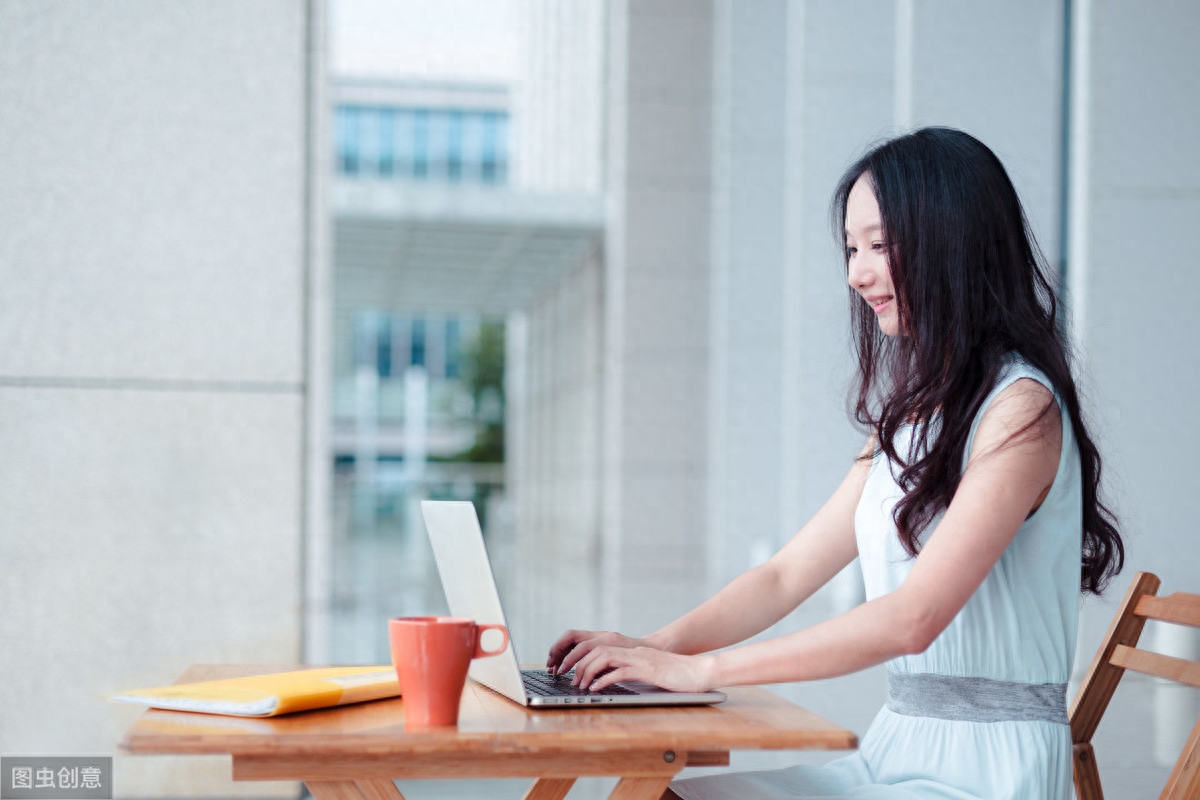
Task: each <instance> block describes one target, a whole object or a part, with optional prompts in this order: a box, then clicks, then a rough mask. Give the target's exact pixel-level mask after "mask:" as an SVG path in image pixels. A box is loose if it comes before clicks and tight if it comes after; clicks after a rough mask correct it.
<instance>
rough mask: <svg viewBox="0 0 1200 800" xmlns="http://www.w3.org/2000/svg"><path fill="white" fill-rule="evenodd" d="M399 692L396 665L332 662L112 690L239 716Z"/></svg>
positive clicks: (140, 700) (134, 699) (149, 701)
mask: <svg viewBox="0 0 1200 800" xmlns="http://www.w3.org/2000/svg"><path fill="white" fill-rule="evenodd" d="M398 694H400V684H399V683H398V682H397V680H396V670H394V669H393V668H392V667H390V666H387V667H330V668H325V669H303V670H296V671H294V672H274V673H271V674H269V675H250V676H247V677H244V678H225V679H223V680H216V681H201V682H200V683H180V684H175V685H173V686H160V687H156V688H153V689H135V690H133V691H129V692H119V693H117V694H110V695H109V696H108V699H109V700H112V701H114V702H118V703H133V704H135V705H142V706H150V707H151V708H165V709H170V710H172V711H199V712H202V713H205V714H229V715H232V716H238V717H274V716H277V715H279V714H290V713H292V712H293V711H307V710H309V709H313V708H324V707H326V706H339V705H346V704H347V703H361V702H363V701H365V700H379V699H381V698H384V697H395V696H396V695H398Z"/></svg>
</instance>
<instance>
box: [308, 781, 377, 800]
mask: <svg viewBox="0 0 1200 800" xmlns="http://www.w3.org/2000/svg"><path fill="white" fill-rule="evenodd" d="M304 785H305V786H307V787H308V791H309V793H310V794H311V795H312V796H313V797H315V798H316V800H363V796H362V792H360V791H359V790H358V786H357V785H355V783H354V781H305V782H304Z"/></svg>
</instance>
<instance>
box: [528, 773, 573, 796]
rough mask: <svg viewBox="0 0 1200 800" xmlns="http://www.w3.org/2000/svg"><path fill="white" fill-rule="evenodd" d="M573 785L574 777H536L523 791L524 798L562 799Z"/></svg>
mask: <svg viewBox="0 0 1200 800" xmlns="http://www.w3.org/2000/svg"><path fill="white" fill-rule="evenodd" d="M574 785H575V779H574V778H538V779H537V781H535V782H534V784H533V786H531V787H529V791H528V792H526V793H525V800H563V798H564V797H566V796H567V792H569V791H571V787H572V786H574Z"/></svg>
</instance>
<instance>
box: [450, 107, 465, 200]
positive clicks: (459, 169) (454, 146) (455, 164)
mask: <svg viewBox="0 0 1200 800" xmlns="http://www.w3.org/2000/svg"><path fill="white" fill-rule="evenodd" d="M462 177H463V112H461V111H459V110H457V109H454V110H451V111H449V112H447V114H446V180H448V181H450V182H451V183H458V182H459V181H461V180H462Z"/></svg>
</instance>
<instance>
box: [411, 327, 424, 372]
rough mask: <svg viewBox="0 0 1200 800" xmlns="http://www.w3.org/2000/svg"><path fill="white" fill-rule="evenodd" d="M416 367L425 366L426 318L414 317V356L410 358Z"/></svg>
mask: <svg viewBox="0 0 1200 800" xmlns="http://www.w3.org/2000/svg"><path fill="white" fill-rule="evenodd" d="M409 363H411V364H412V365H413V366H414V367H423V366H425V320H423V319H414V320H413V322H412V356H411V358H410V359H409Z"/></svg>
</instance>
